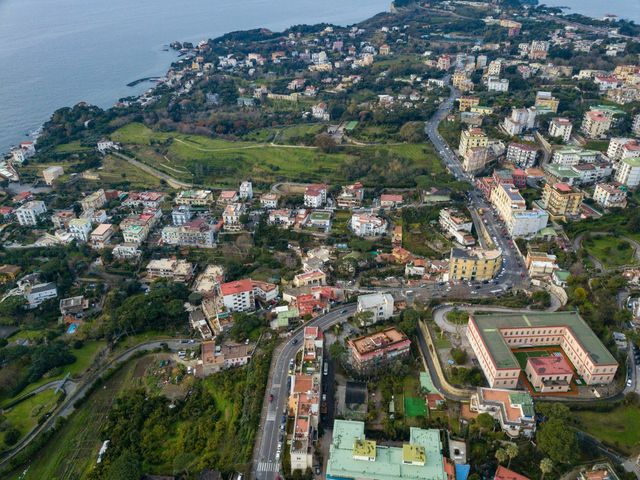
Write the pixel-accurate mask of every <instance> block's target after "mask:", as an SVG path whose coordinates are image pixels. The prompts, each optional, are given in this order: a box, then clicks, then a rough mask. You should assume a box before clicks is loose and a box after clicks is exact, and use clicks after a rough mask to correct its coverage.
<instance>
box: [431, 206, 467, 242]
mask: <svg viewBox="0 0 640 480" xmlns="http://www.w3.org/2000/svg"><path fill="white" fill-rule="evenodd" d="M439 222H440V227H441V228H442V230H443V231H444V232H445V234H446V235H447V236H449V237H453V238H454V239H455V240H456V241H457V242H458V243H460V244H462V245H465V246H467V245H473V244H474V243H475V239H474V238H473V237H472V236H471V229H472V228H473V222H472V221H471V219H470V218H469V217H467V216H466V215H464V214H462V213H461V212H459V211H458V210H454V209H452V208H443V209H442V210H440V216H439Z"/></svg>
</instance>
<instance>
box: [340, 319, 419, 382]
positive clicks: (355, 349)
mask: <svg viewBox="0 0 640 480" xmlns="http://www.w3.org/2000/svg"><path fill="white" fill-rule="evenodd" d="M348 346H349V352H350V361H351V366H352V367H353V368H354V370H356V371H357V372H359V373H367V372H372V371H375V370H377V369H379V368H382V367H384V366H386V365H389V364H390V363H393V362H394V361H395V360H397V359H400V358H403V357H407V356H408V355H409V353H410V351H411V340H409V339H408V338H407V336H406V335H405V334H404V333H402V332H401V331H400V330H398V329H396V328H395V327H389V328H386V329H384V330H382V331H381V332H377V333H373V334H371V335H364V336H362V337H358V338H354V339H349V343H348Z"/></svg>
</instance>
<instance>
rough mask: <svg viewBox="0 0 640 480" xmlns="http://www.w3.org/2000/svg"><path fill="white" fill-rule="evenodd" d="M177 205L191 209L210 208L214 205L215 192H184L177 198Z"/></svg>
mask: <svg viewBox="0 0 640 480" xmlns="http://www.w3.org/2000/svg"><path fill="white" fill-rule="evenodd" d="M175 203H176V205H188V206H190V207H208V206H209V205H211V204H213V192H212V191H211V190H183V191H182V192H180V193H178V195H177V196H176V199H175Z"/></svg>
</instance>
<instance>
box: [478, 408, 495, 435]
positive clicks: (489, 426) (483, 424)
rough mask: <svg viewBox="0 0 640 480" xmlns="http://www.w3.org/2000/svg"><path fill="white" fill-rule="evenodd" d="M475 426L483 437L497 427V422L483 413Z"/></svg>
mask: <svg viewBox="0 0 640 480" xmlns="http://www.w3.org/2000/svg"><path fill="white" fill-rule="evenodd" d="M475 426H476V428H477V429H478V433H479V434H480V436H481V437H482V435H483V434H484V433H486V432H488V431H489V430H493V428H494V426H495V420H494V419H493V417H492V416H491V415H489V414H488V413H481V414H480V415H478V416H477V417H476V422H475Z"/></svg>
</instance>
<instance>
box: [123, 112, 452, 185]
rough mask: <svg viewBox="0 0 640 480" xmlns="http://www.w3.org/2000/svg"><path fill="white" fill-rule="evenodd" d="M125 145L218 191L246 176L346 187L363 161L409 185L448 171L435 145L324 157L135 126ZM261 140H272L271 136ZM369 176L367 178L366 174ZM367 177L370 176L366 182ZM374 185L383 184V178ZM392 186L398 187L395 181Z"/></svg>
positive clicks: (288, 131)
mask: <svg viewBox="0 0 640 480" xmlns="http://www.w3.org/2000/svg"><path fill="white" fill-rule="evenodd" d="M317 128H318V126H317V125H301V126H293V127H287V128H285V129H282V130H281V135H284V137H283V138H282V139H280V138H278V143H280V142H281V141H282V140H284V141H286V139H287V138H289V139H292V138H294V137H295V136H297V135H300V134H307V133H308V134H314V132H316V131H317ZM111 137H112V139H113V140H115V141H118V142H121V143H122V144H123V146H124V147H125V149H126V150H127V151H129V152H132V153H133V154H135V156H136V158H137V159H138V160H140V161H143V162H145V163H146V164H148V165H150V166H153V167H154V168H156V169H158V170H160V171H162V172H165V173H167V174H169V175H171V176H172V177H174V178H176V179H177V180H182V181H185V182H192V181H194V180H195V182H196V183H199V184H204V185H207V186H213V187H224V186H229V185H234V186H235V185H236V184H237V183H238V182H239V181H240V180H242V179H245V178H254V179H260V180H261V181H262V182H268V183H273V182H277V181H298V182H320V181H323V182H329V183H344V182H345V175H344V170H343V168H342V167H343V166H344V165H345V164H347V163H349V162H353V161H355V160H356V159H358V158H361V159H367V160H369V162H368V163H369V164H371V163H374V164H375V163H380V164H381V166H380V173H381V174H383V175H385V176H386V175H390V176H393V175H394V173H396V172H397V176H398V177H399V180H398V181H406V172H409V171H412V170H413V169H416V168H424V169H425V170H426V171H427V172H428V173H429V174H430V175H431V176H434V178H435V176H438V175H442V174H443V173H445V170H444V168H443V167H442V165H441V163H440V161H439V159H438V158H437V157H436V156H435V154H434V153H433V150H432V148H431V147H430V146H429V145H421V144H399V145H381V146H367V147H345V148H344V149H342V150H341V151H339V152H336V153H323V152H321V151H320V150H318V149H316V148H313V147H305V146H291V145H288V146H287V145H272V144H270V143H258V142H247V141H238V142H232V141H228V140H220V139H211V138H208V137H204V136H197V135H184V134H179V133H163V132H154V131H152V130H150V129H149V128H147V127H145V126H143V125H141V124H137V123H133V124H129V125H126V126H124V127H122V128H121V129H119V130H117V131H116V132H114V133H113V135H112V136H111ZM259 137H262V138H266V137H267V135H260V136H259ZM364 176H365V177H366V175H364ZM365 179H366V178H365ZM371 182H372V183H374V182H375V183H376V185H380V184H381V181H380V179H379V174H378V173H376V174H375V176H374V175H372V180H371ZM382 182H383V183H389V184H388V185H386V186H393V183H394V182H395V180H389V181H387V182H384V180H382Z"/></svg>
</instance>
